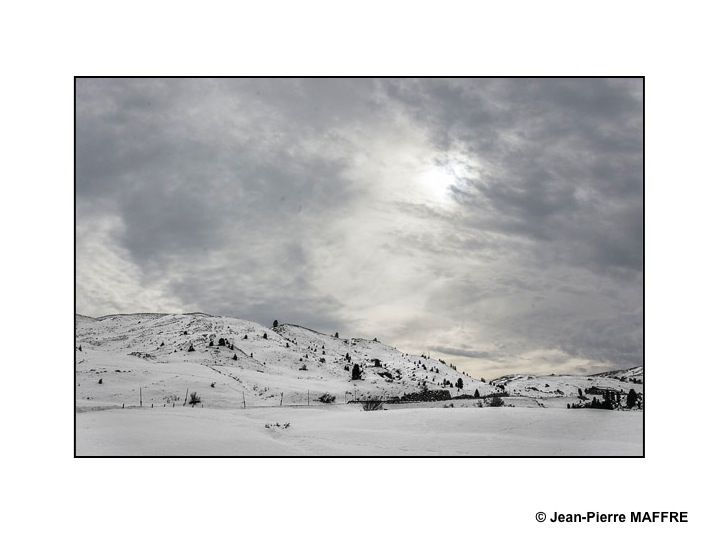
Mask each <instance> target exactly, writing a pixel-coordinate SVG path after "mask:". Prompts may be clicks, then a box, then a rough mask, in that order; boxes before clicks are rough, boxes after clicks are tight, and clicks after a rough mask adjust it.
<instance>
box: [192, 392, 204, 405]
mask: <svg viewBox="0 0 720 540" xmlns="http://www.w3.org/2000/svg"><path fill="white" fill-rule="evenodd" d="M201 401H202V400H201V399H200V395H199V394H198V393H197V392H190V402H189V403H190V405H197V404H198V403H200V402H201Z"/></svg>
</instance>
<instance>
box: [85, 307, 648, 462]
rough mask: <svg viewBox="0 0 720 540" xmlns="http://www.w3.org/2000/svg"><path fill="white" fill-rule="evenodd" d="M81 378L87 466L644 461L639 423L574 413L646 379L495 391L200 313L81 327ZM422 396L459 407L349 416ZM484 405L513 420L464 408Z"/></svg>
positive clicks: (398, 358)
mask: <svg viewBox="0 0 720 540" xmlns="http://www.w3.org/2000/svg"><path fill="white" fill-rule="evenodd" d="M356 364H357V365H358V366H359V369H360V370H361V372H362V376H361V379H360V380H353V379H352V377H351V373H352V367H353V366H354V365H356ZM75 369H76V387H75V391H76V410H77V427H78V429H77V452H78V455H95V454H98V455H99V454H110V455H218V454H221V455H222V454H228V455H295V454H301V455H302V454H310V455H328V454H330V455H340V454H342V455H399V454H410V455H426V454H428V455H639V454H641V453H642V414H641V413H639V412H637V411H605V410H587V409H570V410H568V409H567V407H568V405H573V404H581V403H584V402H586V401H587V400H588V399H589V398H588V397H587V396H586V394H587V393H588V391H589V390H592V389H593V387H595V388H596V389H597V388H600V389H608V388H611V389H613V390H615V391H617V392H620V393H621V394H622V395H623V396H626V395H627V392H629V390H630V389H634V390H635V391H636V392H638V393H639V394H642V386H643V385H642V375H643V374H642V368H633V369H632V370H626V371H616V372H609V373H605V374H600V375H587V376H577V375H576V376H568V375H547V376H531V375H509V376H506V377H501V378H499V379H496V380H494V381H485V380H482V379H480V378H474V377H471V376H470V375H468V374H465V373H462V372H459V371H457V370H456V369H455V368H454V367H453V366H452V365H451V364H450V363H446V362H443V361H442V360H440V359H438V358H430V357H428V356H427V355H422V356H417V355H412V354H408V353H404V352H402V351H399V350H398V349H396V348H394V347H392V346H390V345H386V344H383V343H382V342H381V341H376V340H374V339H362V338H352V337H345V336H339V337H335V336H333V335H326V334H322V333H319V332H315V331H313V330H310V329H307V328H302V327H299V326H295V325H291V324H279V325H278V326H277V327H276V328H269V327H264V326H262V325H260V324H257V323H254V322H251V321H245V320H241V319H234V318H230V317H216V316H211V315H206V314H202V313H195V314H184V315H166V314H132V315H110V316H106V317H100V318H90V317H83V316H77V317H76V364H75ZM459 379H461V382H462V387H460V384H459V383H460V381H459ZM424 390H443V391H447V392H448V394H447V395H448V396H449V397H452V398H453V399H446V400H444V401H439V402H419V403H411V404H408V403H403V404H386V405H385V408H386V410H384V411H374V412H369V411H363V410H361V409H360V407H359V406H358V405H352V404H351V405H347V404H346V403H347V402H352V401H353V400H363V399H369V398H381V399H383V400H387V399H390V398H400V397H402V396H403V395H405V394H410V393H415V394H416V393H418V392H422V391H424ZM192 392H197V393H198V394H199V396H200V399H201V401H200V404H199V405H198V406H196V407H194V408H192V407H189V406H183V405H185V404H186V402H187V396H188V395H189V394H191V393H192ZM476 392H477V395H479V396H481V397H484V396H490V395H492V394H496V393H498V392H502V393H504V394H506V395H504V397H503V399H504V404H505V405H506V406H505V407H497V408H490V407H487V404H488V400H487V399H486V400H481V399H477V398H474V399H455V398H458V397H460V396H462V395H474V394H475V393H476ZM141 394H142V405H143V407H142V408H138V406H139V405H140V398H141ZM323 394H327V395H329V396H330V397H331V399H334V404H331V405H323V404H321V403H320V401H319V398H320V397H321V396H322V395H323ZM479 401H484V403H485V405H486V406H485V407H482V408H480V407H478V402H479ZM280 405H282V407H281V406H280ZM245 407H247V408H245ZM266 423H269V424H273V425H274V424H276V423H280V424H281V425H284V424H287V423H289V424H290V426H289V427H288V428H283V427H278V426H274V427H272V426H271V427H269V428H266V427H265V424H266Z"/></svg>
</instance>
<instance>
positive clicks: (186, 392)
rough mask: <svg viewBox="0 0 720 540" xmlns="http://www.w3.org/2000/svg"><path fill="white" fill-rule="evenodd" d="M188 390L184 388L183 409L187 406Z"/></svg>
mask: <svg viewBox="0 0 720 540" xmlns="http://www.w3.org/2000/svg"><path fill="white" fill-rule="evenodd" d="M188 390H190V389H189V388H186V389H185V403H183V407H184V406H185V405H186V404H187V395H188Z"/></svg>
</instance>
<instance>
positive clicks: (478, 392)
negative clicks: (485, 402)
mask: <svg viewBox="0 0 720 540" xmlns="http://www.w3.org/2000/svg"><path fill="white" fill-rule="evenodd" d="M474 397H476V398H479V397H480V390H478V389H477V388H476V389H475V394H474Z"/></svg>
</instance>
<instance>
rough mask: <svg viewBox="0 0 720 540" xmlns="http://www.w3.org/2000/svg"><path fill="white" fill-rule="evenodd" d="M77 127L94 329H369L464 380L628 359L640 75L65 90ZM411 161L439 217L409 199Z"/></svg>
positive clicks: (110, 82) (103, 85)
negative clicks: (438, 195)
mask: <svg viewBox="0 0 720 540" xmlns="http://www.w3.org/2000/svg"><path fill="white" fill-rule="evenodd" d="M76 110H77V134H76V137H77V139H76V143H77V156H76V157H77V170H76V175H77V178H76V185H77V200H78V233H77V234H78V243H79V244H80V245H81V247H83V249H82V253H83V257H84V258H85V259H86V260H85V261H78V264H79V266H81V265H82V266H83V268H84V269H86V270H83V279H82V281H79V282H78V302H79V305H81V306H87V307H88V309H89V310H90V311H92V312H91V313H88V314H90V315H100V314H102V311H103V309H114V310H115V309H118V310H120V309H121V308H122V307H123V305H122V300H121V299H122V298H123V297H127V305H126V306H125V308H124V310H125V311H137V310H138V309H140V308H139V307H138V306H140V304H141V307H142V309H145V308H149V307H152V306H150V304H152V303H153V302H155V303H156V304H157V305H159V306H178V307H179V308H181V309H185V310H188V311H190V310H196V309H197V310H202V311H206V312H212V313H220V314H227V315H235V316H239V317H246V318H250V319H256V320H258V321H261V322H267V321H268V320H272V319H275V318H278V319H282V320H286V321H289V322H297V323H299V324H303V325H305V326H310V327H316V328H318V329H319V330H324V331H335V330H338V331H341V332H343V333H344V334H348V333H357V334H362V333H363V332H367V333H372V334H375V333H379V331H380V332H384V333H385V334H386V335H383V334H382V333H380V335H379V337H382V338H383V340H384V341H386V342H388V343H398V344H403V345H404V346H405V347H406V348H411V349H412V348H414V350H417V351H423V350H429V349H430V348H431V345H430V344H431V343H432V344H434V345H433V346H432V348H433V350H435V351H437V352H441V353H442V354H448V355H451V356H455V357H457V358H458V359H459V360H462V359H465V360H462V361H463V362H465V361H467V362H475V363H474V364H467V363H465V364H464V366H465V367H466V369H474V368H473V366H475V368H477V369H484V366H491V365H494V364H496V363H501V364H502V365H503V366H506V367H507V371H515V370H514V369H513V366H522V367H526V368H527V367H528V366H530V365H531V362H530V361H529V360H527V361H526V360H522V358H525V356H523V355H527V354H530V353H531V352H532V351H542V350H549V349H552V350H561V351H563V352H564V354H565V355H566V356H562V357H558V358H561V360H557V361H558V362H561V363H562V362H569V363H570V364H572V362H576V365H577V366H578V369H585V368H587V366H589V365H590V363H593V365H598V366H600V365H602V366H605V365H607V364H608V363H609V364H610V365H612V366H613V367H618V368H619V367H628V366H630V365H636V364H639V363H641V361H642V316H643V314H642V269H643V263H644V261H643V250H642V242H643V221H642V209H643V200H642V83H641V81H640V80H637V79H635V80H624V79H565V80H561V79H454V80H443V79H421V80H412V79H399V80H398V79H380V80H373V79H340V80H335V79H309V80H304V79H293V80H279V79H220V80H213V79H202V80H182V79H167V80H163V79H136V80H133V79H131V80H124V79H104V80H103V79H80V80H78V83H77V109H76ZM413 156H420V157H421V158H427V159H428V160H429V161H431V162H433V163H435V166H436V167H437V168H438V169H442V170H445V171H446V172H447V171H449V173H448V174H451V175H452V176H453V182H452V184H451V185H450V186H448V188H447V198H448V201H449V202H448V203H447V204H438V203H437V202H433V201H427V200H420V199H418V198H417V197H415V196H414V195H412V193H414V191H413V189H415V188H416V187H417V186H416V185H415V184H413V182H415V180H414V179H413V174H414V173H413V172H412V171H413V170H414V169H413V167H414V166H415V165H416V164H415V162H413V161H412V160H414V159H415V160H416V159H419V158H417V157H413ZM385 170H392V171H397V172H393V174H392V175H389V176H388V175H386V176H384V177H382V178H380V177H379V176H378V173H382V172H383V171H385ZM406 171H407V172H406ZM388 182H389V183H394V187H393V189H386V185H385V184H386V183H388ZM409 188H413V189H409ZM97 227H101V228H102V227H105V228H107V233H106V234H105V236H101V237H100V236H97V235H93V234H92V231H93V230H94V228H97ZM102 230H106V229H104V228H103V229H102ZM102 242H107V243H112V245H110V246H108V250H109V253H111V254H112V260H113V261H118V262H117V263H116V266H118V267H121V268H122V271H120V270H116V271H115V272H109V271H107V270H106V269H107V264H102V261H101V260H94V257H98V258H100V257H101V254H100V253H101V250H100V249H99V247H98V246H100V245H101V244H102ZM94 253H97V255H93V254H94ZM91 274H92V276H94V277H92V278H91V277H90V276H91ZM96 274H102V275H96ZM121 275H122V276H124V277H122V278H121V277H119V276H121ZM113 283H114V284H115V287H114V288H113ZM137 291H145V294H143V295H142V302H139V301H138V302H136V303H134V300H133V299H134V298H138V293H137ZM110 299H111V300H110ZM376 308H377V309H376ZM158 309H159V308H158ZM378 317H381V318H378ZM467 343H472V344H471V345H463V344H467ZM488 344H491V345H492V346H491V347H489V348H488V349H487V351H488V355H489V356H483V355H484V354H485V352H484V351H485V350H486V349H484V348H483V347H485V346H486V345H488ZM443 351H445V352H443ZM451 351H454V352H451ZM463 352H464V353H463ZM473 354H477V356H473ZM532 358H535V357H532ZM578 359H581V360H578ZM533 361H535V360H533ZM543 362H545V363H544V364H542V365H544V366H549V365H550V364H551V362H550V360H547V359H546V360H543ZM583 362H584V363H583ZM570 364H568V365H570ZM563 365H564V364H563ZM493 369H494V368H493ZM498 369H502V368H498ZM538 369H540V367H538ZM588 369H589V368H588ZM498 374H499V373H498Z"/></svg>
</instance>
